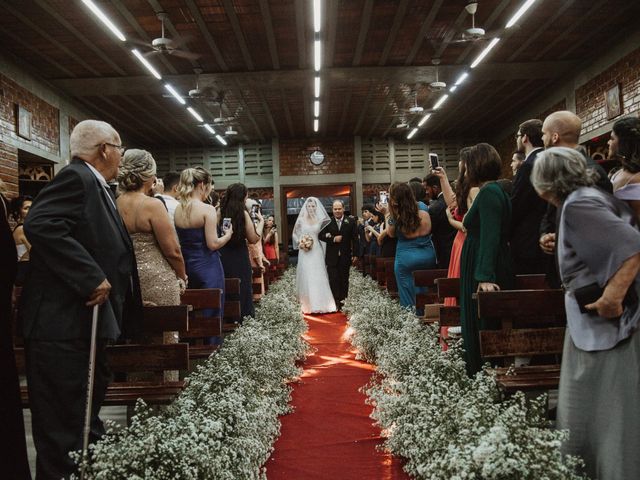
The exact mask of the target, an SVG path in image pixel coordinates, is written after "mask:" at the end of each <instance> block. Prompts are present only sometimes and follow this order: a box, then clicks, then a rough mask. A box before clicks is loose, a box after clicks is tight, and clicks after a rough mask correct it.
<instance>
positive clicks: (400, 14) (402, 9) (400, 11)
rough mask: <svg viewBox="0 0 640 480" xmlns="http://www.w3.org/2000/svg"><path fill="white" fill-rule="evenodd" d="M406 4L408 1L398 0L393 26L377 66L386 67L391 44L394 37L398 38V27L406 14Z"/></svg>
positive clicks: (394, 39)
mask: <svg viewBox="0 0 640 480" xmlns="http://www.w3.org/2000/svg"><path fill="white" fill-rule="evenodd" d="M408 4H409V0H400V3H399V4H398V8H397V10H396V14H395V16H394V17H393V25H392V26H391V30H390V31H389V36H388V37H387V41H386V42H385V44H384V48H383V49H382V55H380V60H378V65H379V66H381V67H382V66H384V65H386V63H387V60H388V59H389V54H390V53H391V49H392V48H393V44H394V42H395V41H396V37H397V36H398V32H399V31H400V27H402V22H403V20H404V15H405V13H406V12H407V5H408Z"/></svg>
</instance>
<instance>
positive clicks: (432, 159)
mask: <svg viewBox="0 0 640 480" xmlns="http://www.w3.org/2000/svg"><path fill="white" fill-rule="evenodd" d="M429 164H430V165H431V170H435V169H436V168H438V167H439V166H440V164H439V163H438V154H437V153H430V154H429Z"/></svg>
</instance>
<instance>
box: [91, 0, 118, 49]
mask: <svg viewBox="0 0 640 480" xmlns="http://www.w3.org/2000/svg"><path fill="white" fill-rule="evenodd" d="M82 3H84V4H85V5H86V6H87V7H89V10H91V11H92V12H93V14H94V15H95V16H96V17H98V18H99V19H100V21H101V22H102V23H104V24H105V26H106V27H107V28H108V29H109V30H111V32H112V33H113V34H114V35H115V36H116V37H118V40H120V41H122V42H126V41H127V39H126V37H125V36H124V34H123V33H122V32H121V31H120V29H118V27H116V26H115V24H114V23H113V22H112V21H111V19H110V18H109V17H107V16H106V15H105V14H104V12H103V11H102V10H100V9H99V8H98V6H97V5H96V4H95V3H93V2H92V1H91V0H82Z"/></svg>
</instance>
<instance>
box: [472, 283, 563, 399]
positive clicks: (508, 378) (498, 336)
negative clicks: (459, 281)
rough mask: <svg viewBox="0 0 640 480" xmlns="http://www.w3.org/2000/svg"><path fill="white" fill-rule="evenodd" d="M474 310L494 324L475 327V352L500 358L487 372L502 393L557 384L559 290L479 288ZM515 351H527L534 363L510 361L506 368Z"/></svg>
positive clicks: (560, 321)
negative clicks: (495, 327)
mask: <svg viewBox="0 0 640 480" xmlns="http://www.w3.org/2000/svg"><path fill="white" fill-rule="evenodd" d="M478 314H479V316H480V317H481V318H482V319H483V320H485V321H496V322H498V323H499V325H500V329H498V330H481V331H480V353H481V355H482V357H483V358H485V359H489V360H494V361H499V360H501V361H503V363H504V366H503V367H498V368H494V369H492V373H494V374H495V375H496V378H497V381H498V385H499V386H500V387H501V388H502V389H503V390H504V391H505V392H506V393H513V392H515V391H517V390H524V391H526V390H549V389H555V388H558V383H559V381H560V356H561V355H562V349H563V345H564V335H565V329H566V328H565V327H566V314H565V309H564V292H563V291H562V290H505V291H501V292H480V293H478ZM515 357H532V362H533V363H534V365H531V366H524V367H512V368H511V370H512V374H508V373H510V372H509V369H510V367H509V365H510V364H511V363H512V362H513V359H514V358H515Z"/></svg>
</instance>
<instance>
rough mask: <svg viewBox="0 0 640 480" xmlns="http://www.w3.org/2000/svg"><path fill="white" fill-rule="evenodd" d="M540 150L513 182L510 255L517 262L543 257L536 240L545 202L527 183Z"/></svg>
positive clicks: (527, 160)
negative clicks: (518, 260) (511, 254)
mask: <svg viewBox="0 0 640 480" xmlns="http://www.w3.org/2000/svg"><path fill="white" fill-rule="evenodd" d="M542 151H543V149H542V148H540V149H539V150H535V151H533V152H532V153H530V154H529V156H528V157H527V158H526V160H525V161H524V163H523V164H522V166H521V167H520V168H519V169H518V173H517V174H516V178H515V179H514V181H513V193H512V194H511V205H512V208H513V210H512V215H511V252H512V253H513V257H514V259H516V260H517V259H527V260H536V259H539V260H542V259H543V258H544V254H543V253H542V250H541V249H540V246H539V245H538V239H539V238H540V236H539V230H540V221H541V220H542V217H543V216H544V214H545V212H546V211H547V202H545V201H544V200H543V199H542V198H540V197H539V196H538V194H537V193H536V191H535V189H534V188H533V185H532V184H531V180H530V177H531V172H532V170H533V165H534V163H535V161H536V157H537V156H538V154H539V153H540V152H542Z"/></svg>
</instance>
